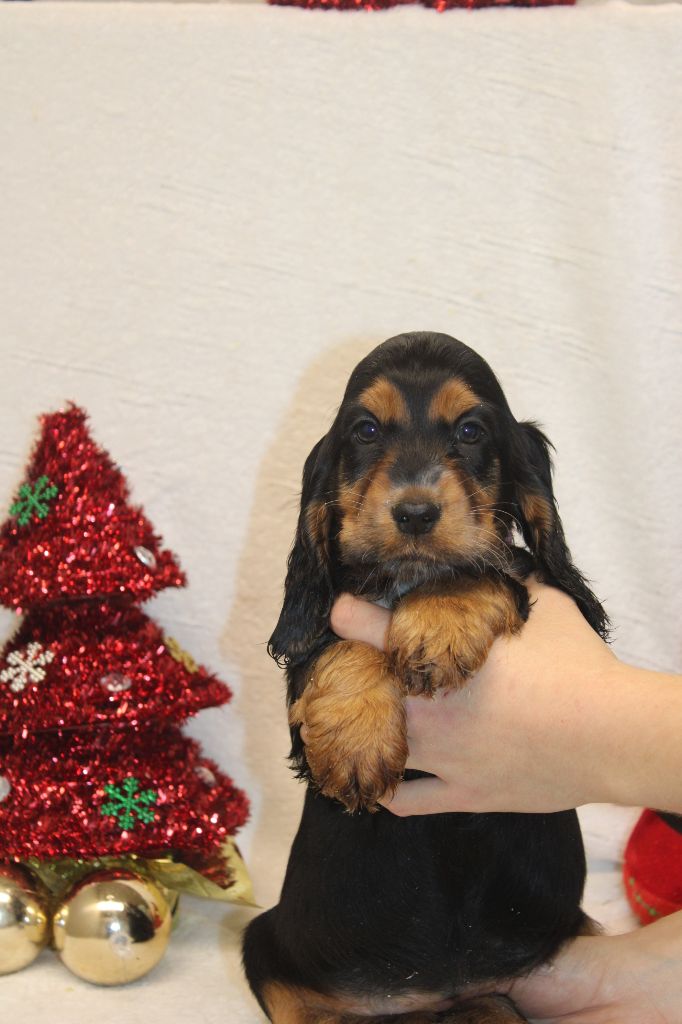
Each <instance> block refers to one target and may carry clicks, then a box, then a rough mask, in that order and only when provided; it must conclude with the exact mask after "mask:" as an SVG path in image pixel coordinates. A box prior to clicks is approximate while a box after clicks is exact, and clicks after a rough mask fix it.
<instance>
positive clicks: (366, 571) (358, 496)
mask: <svg viewBox="0 0 682 1024" xmlns="http://www.w3.org/2000/svg"><path fill="white" fill-rule="evenodd" d="M514 525H516V526H517V527H518V529H519V530H520V532H521V533H522V535H523V538H524V541H525V543H526V546H527V547H528V549H529V551H530V553H531V554H532V555H533V557H534V559H535V563H536V567H537V569H538V571H539V573H540V574H541V576H543V578H545V579H546V580H547V581H548V582H550V583H553V584H555V585H556V586H559V587H560V588H561V589H563V590H565V591H567V592H568V593H570V594H571V595H572V596H573V597H574V598H575V599H576V600H577V602H578V604H579V606H580V608H581V610H582V611H583V614H584V615H585V617H586V618H587V619H588V621H589V622H590V624H591V625H592V626H593V627H594V628H595V629H597V630H598V631H599V632H601V633H604V632H605V628H606V620H605V616H604V612H603V610H602V609H601V606H600V605H599V603H598V602H597V600H596V598H595V597H594V595H593V594H592V593H591V592H590V590H589V589H588V588H587V586H586V584H585V581H584V579H583V577H582V576H581V575H580V573H579V572H578V571H577V569H576V568H575V566H573V564H572V562H571V559H570V555H569V552H568V549H567V547H566V543H565V540H564V534H563V529H562V526H561V521H560V519H559V516H558V513H557V510H556V503H555V500H554V494H553V491H552V482H551V464H550V457H549V442H548V441H547V439H546V438H545V437H544V435H543V434H542V433H541V432H540V430H539V429H538V428H537V427H536V426H535V425H534V424H532V423H523V422H521V423H519V422H517V421H516V420H515V419H514V417H513V415H512V413H511V411H510V409H509V406H508V404H507V401H506V399H505V397H504V394H503V392H502V389H501V387H500V385H499V383H498V381H497V378H496V377H495V375H494V374H493V372H492V370H491V369H490V367H489V366H488V364H487V363H486V362H485V361H484V360H483V359H481V357H480V356H478V355H477V354H476V353H475V352H474V351H473V350H472V349H470V348H468V347H467V346H466V345H464V344H462V343H461V342H458V341H455V340H454V339H453V338H449V337H448V336H447V335H442V334H430V333H415V334H403V335H399V336H398V337H396V338H391V339H390V340H389V341H386V342H384V344H383V345H380V346H379V347H378V348H376V349H375V350H374V351H373V352H371V353H370V354H369V355H368V356H367V357H366V358H365V359H364V360H363V361H362V362H361V363H360V364H359V365H358V366H357V367H356V368H355V370H354V371H353V373H352V375H351V378H350V380H349V382H348V386H347V388H346V392H345V395H344V397H343V401H342V403H341V406H340V408H339V412H338V414H337V416H336V419H335V421H334V423H333V425H332V427H331V430H330V431H329V433H328V434H327V435H326V436H325V437H323V438H322V440H321V441H319V442H318V444H317V445H316V446H315V448H314V449H313V451H312V452H311V453H310V455H309V457H308V460H307V462H306V465H305V469H304V474H303V493H302V501H301V515H300V518H299V523H298V529H297V535H296V540H295V543H294V547H293V549H292V552H291V555H290V558H289V571H288V574H287V580H286V584H285V600H284V606H283V609H282V614H281V616H280V620H279V623H278V625H277V628H276V629H275V632H274V634H273V636H272V638H271V641H270V653H271V654H272V655H273V656H274V657H275V658H277V659H278V660H280V659H281V660H284V661H286V662H287V663H290V664H296V663H298V662H300V661H303V660H305V659H306V658H307V657H308V656H309V655H310V654H311V653H313V651H314V649H315V646H316V641H320V640H321V638H323V637H324V635H325V633H326V631H327V630H328V617H329V611H330V608H331V604H332V601H333V597H334V595H335V593H336V591H337V589H338V587H339V586H340V585H341V581H342V580H344V581H345V585H346V586H347V585H348V582H347V581H348V580H349V579H350V580H353V581H354V589H355V591H356V592H358V593H366V594H368V595H369V596H372V597H377V596H380V595H382V594H384V595H385V596H386V597H387V598H388V599H389V600H391V599H392V598H395V597H396V596H397V595H398V594H400V593H401V592H403V591H405V590H408V589H410V588H412V587H414V586H417V585H419V584H421V583H424V582H427V581H430V580H437V579H440V578H444V577H448V576H450V577H452V575H453V573H454V574H456V573H457V572H481V571H485V570H486V569H489V568H496V569H497V570H502V571H503V570H504V567H505V565H508V564H509V546H508V543H509V541H510V539H511V534H512V528H513V527H514Z"/></svg>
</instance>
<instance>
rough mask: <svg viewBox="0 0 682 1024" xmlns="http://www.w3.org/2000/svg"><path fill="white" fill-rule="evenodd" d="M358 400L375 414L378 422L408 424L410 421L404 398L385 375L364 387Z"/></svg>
mask: <svg viewBox="0 0 682 1024" xmlns="http://www.w3.org/2000/svg"><path fill="white" fill-rule="evenodd" d="M358 401H359V402H360V404H361V405H364V407H365V409H367V411H368V412H371V413H372V415H373V416H376V418H377V419H378V420H379V422H380V423H389V422H392V423H401V424H408V423H409V422H410V414H409V412H408V409H407V405H406V403H405V399H404V398H403V396H402V395H401V393H400V391H399V390H398V388H397V387H396V386H395V384H391V382H390V380H387V379H386V377H379V379H378V380H375V381H374V383H373V384H370V386H369V387H368V388H365V390H364V391H363V392H362V394H361V395H360V397H359V398H358Z"/></svg>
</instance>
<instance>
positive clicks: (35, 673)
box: [0, 640, 54, 693]
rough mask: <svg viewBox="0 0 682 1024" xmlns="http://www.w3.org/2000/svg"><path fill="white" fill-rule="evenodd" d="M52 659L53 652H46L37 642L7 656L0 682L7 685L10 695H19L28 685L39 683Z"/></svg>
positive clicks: (0, 674)
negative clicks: (5, 666)
mask: <svg viewBox="0 0 682 1024" xmlns="http://www.w3.org/2000/svg"><path fill="white" fill-rule="evenodd" d="M53 659H54V651H51V650H49V648H48V649H47V650H46V649H45V648H43V647H42V646H41V644H39V643H38V642H37V641H35V640H34V641H33V643H30V644H28V646H26V647H24V648H23V650H20V651H12V652H11V653H10V654H8V655H7V668H5V669H3V670H2V672H0V682H1V683H9V688H10V690H11V691H12V693H21V691H22V690H23V689H24V687H26V686H28V684H29V683H41V682H42V681H43V679H44V678H45V676H46V675H47V672H46V671H45V665H49V663H50V662H51V661H52V660H53Z"/></svg>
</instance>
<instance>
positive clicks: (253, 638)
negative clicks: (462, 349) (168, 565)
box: [0, 2, 682, 1024]
mask: <svg viewBox="0 0 682 1024" xmlns="http://www.w3.org/2000/svg"><path fill="white" fill-rule="evenodd" d="M681 30H682V11H680V9H679V6H678V5H675V4H673V5H665V6H660V7H658V6H657V7H655V8H653V7H651V8H648V9H647V8H643V7H637V6H631V5H627V4H624V3H618V2H613V3H611V4H607V5H588V6H586V7H580V6H579V7H577V8H573V9H571V8H565V9H563V8H556V9H551V10H549V9H547V10H535V11H519V10H497V11H486V12H480V13H479V14H477V15H463V16H460V15H459V14H458V13H456V12H455V13H453V14H452V15H448V16H443V17H437V16H435V15H434V14H433V13H432V12H428V11H424V10H421V9H419V8H410V9H404V10H399V11H394V12H390V13H387V14H380V15H376V16H370V17H363V16H338V15H335V14H319V15H316V14H310V13H308V12H299V11H291V10H282V9H267V8H255V7H225V6H212V5H206V6H202V5H196V6H192V7H184V6H181V5H163V4H155V5H149V6H143V5H139V6H135V7H132V6H128V5H126V4H117V5H98V4H87V3H84V4H60V3H53V4H50V5H45V6H42V7H36V6H35V5H23V4H5V5H2V8H0V93H1V95H2V97H3V100H2V114H1V116H0V133H1V134H0V183H1V185H2V187H1V188H0V239H1V242H0V310H1V311H2V312H1V314H0V319H1V323H2V330H1V333H0V351H1V353H2V357H3V358H2V368H3V382H2V396H3V401H2V404H1V405H0V494H1V495H4V498H0V501H4V502H6V503H7V504H9V501H10V499H11V497H12V495H13V492H14V489H15V487H16V486H17V485H18V483H19V482H20V478H21V473H22V470H23V467H24V465H25V460H26V457H27V454H28V449H29V446H30V442H31V439H32V437H33V434H34V429H35V416H36V415H37V414H38V413H39V412H41V411H44V410H49V409H53V408H56V407H58V406H59V405H60V404H61V403H62V402H63V401H64V400H65V399H67V398H72V399H74V400H76V401H78V402H80V403H82V404H83V405H85V406H86V407H87V408H88V409H89V410H90V413H91V416H92V422H93V428H94V431H95V433H96V435H97V437H98V438H99V439H100V441H101V442H102V443H103V444H104V445H105V446H106V447H108V448H109V450H110V451H111V453H112V455H113V457H114V458H115V459H116V460H117V461H119V462H120V464H121V465H122V466H123V467H124V469H125V470H126V472H127V474H128V477H129V480H130V482H131V484H132V487H133V491H134V495H135V497H136V498H137V499H138V500H139V501H141V502H142V503H143V504H144V505H145V507H146V509H147V511H148V513H149V515H150V517H151V518H152V520H153V522H154V523H155V525H156V526H157V527H158V529H159V530H160V531H162V532H163V534H164V536H165V539H166V541H167V543H168V544H169V545H170V546H171V547H172V548H173V549H174V550H175V551H177V552H178V554H179V555H180V557H181V559H182V562H183V564H184V566H185V567H186V569H187V570H188V572H189V576H190V584H191V585H190V588H189V590H188V591H186V592H185V593H181V592H174V593H168V594H164V595H162V596H161V597H160V598H158V599H157V600H156V601H155V602H154V603H153V604H152V605H151V606H150V610H151V611H152V612H153V614H155V615H156V616H157V617H158V618H159V619H160V620H161V621H162V622H163V624H164V625H166V626H167V627H168V628H169V629H171V631H172V632H173V634H174V635H175V636H177V637H178V638H179V640H180V641H181V642H182V643H183V644H184V645H185V646H186V647H187V648H188V649H189V650H191V651H192V652H193V653H194V654H195V655H196V656H197V657H198V658H199V659H200V660H202V661H204V662H205V663H207V664H209V665H211V666H213V667H215V668H216V669H217V670H219V671H220V672H221V673H223V674H224V675H225V676H226V677H227V678H228V679H229V680H230V681H231V683H232V685H233V687H234V690H235V693H236V696H235V700H234V702H233V704H232V705H231V706H230V707H229V708H227V709H223V710H220V711H212V712H206V713H204V714H203V715H202V716H201V717H200V718H199V719H198V720H197V721H196V722H195V723H194V724H193V725H192V732H193V733H194V734H195V735H197V736H199V737H200V738H202V740H203V741H204V743H205V745H206V747H207V749H208V750H209V752H210V753H211V754H212V755H213V756H215V757H216V758H217V759H218V760H219V761H220V762H221V763H222V764H223V765H224V766H225V768H226V769H227V770H228V771H231V772H232V774H233V775H234V777H235V779H236V780H237V782H238V783H239V784H240V785H242V786H244V787H245V788H246V789H247V790H248V792H249V794H250V795H251V798H252V802H253V817H252V822H251V824H250V826H249V827H248V829H246V830H245V831H244V833H243V836H242V840H241V843H242V847H243V850H244V853H245V855H246V856H247V859H248V861H249V864H250V867H251V870H252V873H253V876H254V881H255V885H256V891H257V895H258V898H259V900H260V902H261V903H262V904H263V905H264V906H267V905H269V904H270V903H272V902H273V901H274V900H275V899H276V895H277V891H278V888H279V884H280V881H281V876H282V871H283V868H284V863H285V859H286V854H287V850H288V845H289V842H290V839H291V836H292V833H293V830H294V829H295V826H296V820H297V815H298V808H299V804H300V798H301V791H300V788H299V787H298V786H297V784H296V783H295V782H294V781H293V780H292V779H291V778H290V776H289V774H288V772H287V769H286V767H285V764H284V757H285V754H286V749H287V737H286V728H285V716H284V710H283V701H282V679H281V678H280V676H279V673H278V671H277V669H276V668H275V667H274V665H273V664H271V663H270V662H269V660H268V658H267V656H266V654H265V649H264V643H265V641H266V639H267V637H268V635H269V632H270V630H271V627H272V625H273V623H274V621H275V618H276V615H277V611H278V605H279V600H280V595H281V585H282V579H283V572H284V563H285V557H286V553H287V550H288V547H289V544H290V541H291V538H292V534H293V526H294V521H295V515H296V505H297V493H298V484H299V478H300V471H301V467H302V464H303V459H304V457H305V455H306V453H307V451H308V449H309V448H310V447H311V445H312V443H313V442H314V441H315V440H316V439H317V438H318V437H319V436H320V435H321V433H322V432H323V431H324V430H325V428H326V426H327V424H328V423H329V421H330V418H331V416H332V413H333V411H334V409H335V406H336V404H337V403H338V401H339V399H340V396H341V392H342V389H343V385H344V382H345V379H346V377H347V374H348V372H349V371H350V369H351V368H352V366H353V365H354V363H355V362H356V361H357V359H358V358H360V357H361V356H362V355H363V354H365V352H366V351H367V350H368V349H369V348H370V347H371V346H373V345H374V344H375V343H377V342H378V341H381V340H383V339H384V338H385V337H388V336H389V335H391V334H393V333H396V332H399V331H403V330H411V329H434V330H442V331H446V332H449V333H452V334H454V335H456V336H458V337H460V338H462V339H463V340H466V341H467V342H469V343H470V344H472V345H473V346H474V347H476V348H477V349H478V350H479V351H480V352H481V353H482V354H483V355H485V356H486V357H487V358H488V359H489V361H490V362H491V364H492V365H493V367H494V368H495V370H496V371H497V373H498V375H499V376H500V377H501V379H502V382H503V384H504V386H505V388H506V391H507V394H508V397H509V399H510V402H511V405H512V408H513V409H514V410H515V412H516V413H517V415H518V416H519V417H532V418H536V419H538V420H540V421H541V422H542V423H543V424H544V426H545V428H546V430H547V432H548V434H549V435H550V437H551V438H552V439H553V441H554V443H555V445H556V447H557V451H558V455H557V462H558V472H557V493H558V496H559V500H560V505H561V510H562V514H563V518H564V523H565V526H566V530H567V534H568V537H569V540H570V542H571V545H572V548H573V550H574V554H575V556H576V560H577V562H578V564H579V565H580V566H581V567H582V568H583V570H584V571H585V572H586V573H587V574H588V575H589V576H590V577H591V578H592V579H593V580H594V581H595V585H596V589H597V591H598V593H599V594H600V595H601V596H602V597H603V598H604V599H605V601H606V603H607V606H608V608H609V610H610V612H611V614H612V617H613V620H614V622H615V624H616V627H617V632H616V647H617V650H618V651H619V653H620V654H622V655H623V656H624V657H626V658H629V659H631V660H633V661H636V662H638V663H640V664H643V665H648V666H652V667H659V668H662V669H677V670H679V669H680V667H681V658H680V641H679V631H678V623H679V620H680V611H681V604H682V599H681V597H680V593H679V587H678V576H679V572H678V565H679V555H680V540H679V519H678V515H679V513H678V504H679V501H680V498H681V497H682V485H681V482H680V472H679V441H680V426H681V424H680V402H679V385H680V364H681V361H682V359H681V355H680V351H681V340H682V336H681V332H680V311H681V307H682V303H681V287H680V256H681V255H682V242H681V234H682V232H681V228H682V202H681V199H682V189H681V172H680V166H681V164H680V157H681V156H682V145H681V143H680V139H681V138H682V133H681V131H680V128H681V123H680V122H681V120H682V119H681V116H680V111H681V110H682V66H681V64H680V61H679V59H678V56H679V44H678V40H679V37H680V31H681ZM0 624H3V625H4V626H5V627H6V629H9V617H6V618H5V619H3V620H2V623H0ZM634 748H636V738H635V737H633V749H634ZM631 818H632V814H631V813H629V812H623V811H620V812H615V811H610V810H608V809H603V808H598V809H589V811H588V812H587V814H586V822H587V827H588V832H589V834H590V837H591V840H590V842H591V852H592V866H593V873H592V876H591V880H590V889H589V893H588V908H589V909H592V910H596V912H597V913H598V914H599V915H600V916H601V917H602V918H603V919H605V920H606V921H607V922H610V923H611V924H612V925H613V926H615V927H621V926H624V925H625V924H626V923H627V915H626V914H625V911H624V909H623V903H622V901H621V899H620V896H619V889H618V885H617V874H616V872H617V858H618V856H619V853H620V847H621V845H622V840H623V838H624V835H625V832H626V831H627V827H628V824H629V822H630V820H631ZM247 919H248V913H247V912H245V911H243V910H236V911H233V910H227V911H225V909H224V908H222V907H215V906H212V905H207V904H203V903H199V902H196V901H186V903H185V911H184V914H183V918H182V922H181V924H180V928H179V930H178V932H177V933H176V934H175V936H174V938H173V942H172V946H171V950H170V951H169V953H168V955H167V957H166V959H165V961H164V962H163V964H162V965H161V966H160V967H159V969H158V970H157V971H156V972H155V973H154V974H152V975H151V976H149V978H147V979H146V980H144V981H143V982H141V983H139V984H137V985H135V986H132V987H131V988H129V989H124V990H119V991H106V992H105V991H102V990H98V989H94V988H91V987H90V986H87V985H85V984H83V983H80V982H78V981H77V980H76V979H73V978H72V977H71V976H70V975H69V974H68V973H67V972H66V971H65V970H64V969H62V968H61V967H60V966H59V965H58V963H57V962H56V961H55V959H54V957H52V955H51V954H48V953H46V954H44V955H43V957H42V958H41V959H40V961H39V962H38V963H37V964H35V965H34V966H33V967H32V968H31V969H29V970H27V971H25V972H23V973H22V974H18V975H16V976H13V977H11V978H5V979H0V991H1V993H2V1000H3V1002H2V1005H3V1007H4V1008H5V1012H6V1013H8V1015H9V1016H12V1017H15V1018H17V1019H20V1020H22V1021H25V1022H27V1024H32V1022H33V1021H37V1020H38V1019H47V1018H48V1015H49V1019H50V1020H51V1021H52V1022H53V1024H65V1022H66V1021H69V1020H72V1019H74V1018H75V1017H79V1018H80V1017H82V1018H83V1019H95V1020H97V1021H99V1022H102V1024H109V1022H111V1024H114V1022H116V1024H118V1022H119V1021H121V1020H126V1021H128V1022H131V1024H132V1022H136V1021H138V1020H139V1021H147V1020H148V1019H149V1016H150V1014H151V1013H155V1014H163V1015H164V1016H165V1017H166V1018H167V1019H168V1020H171V1021H175V1020H178V1021H180V1020H182V1021H184V1020H190V1019H191V1020H195V1019H197V1018H201V1019H203V1020H205V1021H208V1022H213V1021H216V1022H217V1021H225V1020H229V1021H231V1022H236V1024H255V1022H256V1021H257V1020H258V1019H259V1013H258V1010H257V1007H256V1006H255V1004H254V1003H253V1002H252V1001H251V998H250V996H249V995H248V993H247V991H246V989H245V986H244V983H243V982H242V980H241V976H240V973H239V965H238V958H237V946H238V929H239V927H241V925H242V924H243V923H244V922H245V921H246V920H247Z"/></svg>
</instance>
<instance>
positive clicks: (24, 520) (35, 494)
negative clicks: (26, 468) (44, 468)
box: [9, 476, 59, 526]
mask: <svg viewBox="0 0 682 1024" xmlns="http://www.w3.org/2000/svg"><path fill="white" fill-rule="evenodd" d="M58 494H59V488H58V487H55V485H54V484H51V483H50V481H49V480H48V478H47V477H46V476H41V477H38V479H37V480H36V482H35V485H34V486H33V487H32V486H31V484H22V485H21V487H20V488H19V497H18V498H17V500H16V501H15V502H14V504H13V505H12V507H11V509H10V510H9V514H10V515H11V516H16V517H17V522H18V524H19V526H28V524H29V523H30V522H31V516H32V515H35V516H36V518H37V519H45V518H46V517H47V515H48V514H49V512H50V502H51V501H52V499H53V498H56V497H57V495H58Z"/></svg>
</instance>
